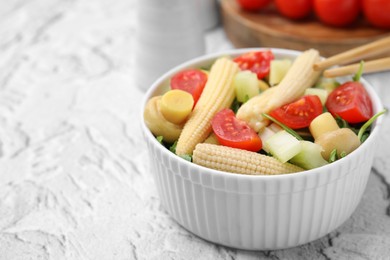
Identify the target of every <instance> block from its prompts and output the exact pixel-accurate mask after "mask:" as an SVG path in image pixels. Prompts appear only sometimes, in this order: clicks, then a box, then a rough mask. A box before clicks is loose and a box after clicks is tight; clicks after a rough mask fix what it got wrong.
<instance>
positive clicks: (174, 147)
mask: <svg viewBox="0 0 390 260" xmlns="http://www.w3.org/2000/svg"><path fill="white" fill-rule="evenodd" d="M176 145H177V141H175V142H174V143H173V144H172V145H171V147H169V151H171V152H172V153H176Z"/></svg>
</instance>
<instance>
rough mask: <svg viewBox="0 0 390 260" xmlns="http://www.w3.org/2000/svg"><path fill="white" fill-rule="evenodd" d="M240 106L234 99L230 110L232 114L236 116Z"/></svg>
mask: <svg viewBox="0 0 390 260" xmlns="http://www.w3.org/2000/svg"><path fill="white" fill-rule="evenodd" d="M240 106H241V103H240V102H239V101H238V100H237V98H235V99H234V100H233V103H232V105H231V106H230V108H231V109H232V110H233V112H234V114H237V111H238V109H239V108H240Z"/></svg>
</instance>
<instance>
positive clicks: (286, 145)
mask: <svg viewBox="0 0 390 260" xmlns="http://www.w3.org/2000/svg"><path fill="white" fill-rule="evenodd" d="M264 147H265V149H268V150H269V152H270V153H271V154H272V155H273V156H274V157H275V158H277V159H278V160H279V161H281V162H283V163H285V162H287V161H288V160H290V159H291V158H293V157H294V156H295V155H297V154H298V153H299V152H300V151H301V144H300V142H299V141H298V140H297V139H296V138H295V137H294V136H292V135H291V134H289V133H287V132H286V131H285V130H282V131H279V132H277V133H276V134H274V135H273V136H271V137H270V138H268V139H267V140H266V141H265V144H264Z"/></svg>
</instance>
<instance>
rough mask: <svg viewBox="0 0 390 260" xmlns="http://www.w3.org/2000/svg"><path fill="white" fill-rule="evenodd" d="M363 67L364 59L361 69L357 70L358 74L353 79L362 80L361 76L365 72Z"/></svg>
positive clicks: (361, 62)
mask: <svg viewBox="0 0 390 260" xmlns="http://www.w3.org/2000/svg"><path fill="white" fill-rule="evenodd" d="M363 67H364V61H360V67H359V70H358V71H357V72H356V74H355V75H354V76H353V78H352V79H353V81H357V82H359V81H360V78H361V77H362V74H363Z"/></svg>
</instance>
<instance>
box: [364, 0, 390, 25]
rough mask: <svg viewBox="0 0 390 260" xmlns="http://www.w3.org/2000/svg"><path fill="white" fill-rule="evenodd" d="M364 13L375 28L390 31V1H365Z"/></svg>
mask: <svg viewBox="0 0 390 260" xmlns="http://www.w3.org/2000/svg"><path fill="white" fill-rule="evenodd" d="M362 3H363V13H364V16H365V17H366V19H367V20H368V21H369V22H370V23H371V24H372V25H374V26H376V27H379V28H384V29H390V0H363V1H362Z"/></svg>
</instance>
